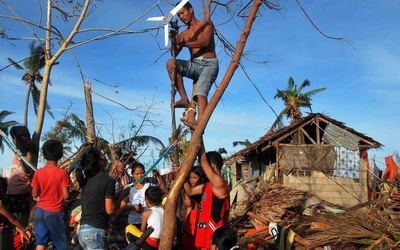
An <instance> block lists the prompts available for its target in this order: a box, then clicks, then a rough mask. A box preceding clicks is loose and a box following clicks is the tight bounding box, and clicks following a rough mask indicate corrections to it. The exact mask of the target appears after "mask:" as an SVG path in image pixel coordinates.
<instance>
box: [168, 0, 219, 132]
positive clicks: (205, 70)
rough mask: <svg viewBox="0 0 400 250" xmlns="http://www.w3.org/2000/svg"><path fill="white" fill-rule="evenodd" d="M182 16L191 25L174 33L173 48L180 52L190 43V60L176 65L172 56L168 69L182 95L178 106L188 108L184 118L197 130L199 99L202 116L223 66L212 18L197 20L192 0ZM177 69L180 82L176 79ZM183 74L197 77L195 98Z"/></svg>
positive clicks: (177, 77) (194, 91)
mask: <svg viewBox="0 0 400 250" xmlns="http://www.w3.org/2000/svg"><path fill="white" fill-rule="evenodd" d="M178 16H179V19H180V20H181V21H182V22H183V23H184V24H186V25H187V29H186V30H184V31H183V32H182V33H181V34H175V33H172V34H170V40H171V42H172V46H171V50H175V51H172V52H173V53H175V55H178V54H179V52H180V51H181V50H182V48H183V47H187V48H188V49H189V53H190V60H176V64H175V65H174V60H173V59H170V60H168V62H167V70H168V73H169V76H170V78H171V80H172V84H173V85H174V86H175V87H176V88H177V90H178V92H179V95H180V96H181V99H180V100H179V101H177V102H175V103H174V107H175V108H185V109H186V110H185V114H184V117H183V118H182V119H181V121H182V122H183V123H184V124H185V125H187V126H189V127H190V128H191V129H192V130H194V129H195V128H196V126H197V121H196V119H195V115H196V102H197V105H198V119H200V117H201V116H202V114H203V112H204V110H205V108H206V106H207V104H208V101H207V96H208V92H209V91H210V88H211V86H212V84H213V82H214V81H215V79H216V78H217V76H218V70H219V66H218V59H217V57H216V54H215V41H214V25H213V23H212V22H211V21H210V20H205V21H199V20H197V19H196V17H195V15H194V9H193V7H192V5H191V4H190V3H189V2H188V3H186V4H185V5H184V6H183V7H182V9H180V10H179V11H178ZM173 53H172V54H173ZM174 70H175V73H176V82H175V81H174V80H173V74H174ZM183 77H188V78H190V79H193V84H194V86H193V93H192V96H193V100H191V101H189V98H188V96H187V93H186V90H185V86H184V84H183Z"/></svg>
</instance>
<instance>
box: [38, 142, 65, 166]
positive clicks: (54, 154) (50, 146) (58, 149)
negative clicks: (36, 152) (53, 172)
mask: <svg viewBox="0 0 400 250" xmlns="http://www.w3.org/2000/svg"><path fill="white" fill-rule="evenodd" d="M42 152H43V157H44V159H46V160H48V161H58V160H60V159H61V158H62V157H63V145H62V143H61V142H59V141H57V140H52V139H50V140H47V141H46V142H45V143H44V144H43V146H42Z"/></svg>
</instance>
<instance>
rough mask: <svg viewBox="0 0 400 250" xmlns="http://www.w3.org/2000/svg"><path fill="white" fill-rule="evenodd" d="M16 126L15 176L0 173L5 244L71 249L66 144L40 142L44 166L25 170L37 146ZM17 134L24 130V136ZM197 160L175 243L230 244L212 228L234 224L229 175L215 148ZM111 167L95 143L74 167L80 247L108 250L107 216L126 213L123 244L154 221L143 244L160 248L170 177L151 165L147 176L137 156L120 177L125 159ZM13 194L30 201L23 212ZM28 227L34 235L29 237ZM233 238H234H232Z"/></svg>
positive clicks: (208, 246)
mask: <svg viewBox="0 0 400 250" xmlns="http://www.w3.org/2000/svg"><path fill="white" fill-rule="evenodd" d="M11 131H12V133H11V136H12V139H13V142H14V143H15V145H16V147H17V148H18V149H19V150H21V151H19V152H17V153H16V154H15V158H14V160H13V165H12V171H11V172H12V174H11V175H10V177H9V178H8V179H6V178H2V179H0V181H1V182H0V184H1V185H0V188H1V189H0V190H1V193H0V194H1V195H0V214H1V216H0V225H1V226H0V229H1V237H0V240H1V247H2V248H1V249H24V247H25V248H26V246H27V244H29V245H30V246H31V247H33V246H35V249H37V250H44V249H46V247H47V246H48V244H49V242H52V244H53V246H54V249H57V250H64V249H70V248H71V244H72V243H71V235H70V234H69V232H70V231H71V230H69V229H68V223H67V220H66V219H67V218H66V217H68V214H67V213H66V212H65V204H66V202H65V201H68V200H69V199H70V198H71V195H70V189H71V186H72V181H71V178H70V175H69V173H68V172H67V171H66V170H65V169H64V168H62V167H60V166H59V165H58V164H59V161H60V159H62V157H63V145H62V144H61V143H60V142H59V141H57V140H52V139H50V140H47V141H46V142H45V143H44V144H43V145H42V148H41V152H42V156H43V158H44V160H45V164H44V166H41V167H40V168H38V169H37V170H34V169H32V168H28V167H27V166H26V165H27V164H26V162H24V161H23V160H22V158H21V157H24V158H25V159H35V158H34V155H33V153H35V152H37V151H35V149H34V148H32V147H30V151H28V150H26V148H27V146H26V145H33V144H31V139H30V134H29V131H28V130H27V128H26V127H24V126H16V127H13V128H12V129H11ZM16 131H19V132H16ZM20 133H22V134H24V136H23V137H21V136H20ZM21 138H22V139H21ZM20 140H22V142H21V141H20ZM23 150H24V151H23ZM22 152H24V153H22ZM30 152H32V153H30ZM30 154H32V155H31V156H29V155H30ZM26 156H28V157H26ZM36 162H37V161H36ZM199 163H200V166H194V167H193V168H192V169H191V170H190V173H189V177H188V179H187V182H186V183H185V184H184V191H183V192H182V199H183V201H184V202H183V205H184V208H185V210H186V212H185V215H184V216H183V217H182V218H181V220H182V221H181V223H182V225H183V226H182V230H181V232H177V235H176V237H179V238H180V240H178V241H177V242H181V243H179V245H177V246H175V247H176V248H177V249H231V247H229V248H224V247H223V245H226V244H228V243H223V242H224V241H225V240H224V239H225V238H226V237H227V236H226V235H227V233H226V232H228V231H226V232H225V233H223V235H222V236H219V237H216V234H215V232H218V231H216V229H218V228H223V229H224V230H228V229H229V228H226V227H225V226H226V224H227V219H228V213H229V190H228V184H227V181H226V180H225V179H224V178H223V177H222V175H221V168H222V165H223V160H222V157H221V155H220V154H219V153H217V152H215V151H213V152H207V153H206V152H205V149H204V145H202V147H201V149H200V150H199ZM112 166H113V167H112V168H111V170H107V169H106V167H107V160H106V158H105V156H104V154H103V153H102V152H101V151H100V150H98V149H97V148H95V147H90V148H89V149H88V150H86V152H85V153H84V154H83V155H82V157H81V159H80V161H78V163H77V164H75V166H74V170H75V171H74V172H75V178H76V181H77V182H78V184H79V188H80V190H81V196H80V202H79V204H80V220H79V227H78V242H79V246H80V247H81V248H83V249H107V244H108V242H107V238H108V236H109V225H110V218H112V217H113V216H125V217H126V229H125V236H126V242H125V244H122V245H123V246H125V247H126V249H129V245H130V244H134V243H135V242H136V240H138V239H139V238H140V236H141V235H142V234H143V232H145V231H146V230H147V229H148V228H150V227H151V229H152V232H151V233H150V235H149V236H148V237H147V238H146V240H145V241H144V243H143V244H142V245H141V246H140V247H141V249H148V250H154V249H159V244H160V240H161V233H162V230H163V217H164V210H163V205H162V200H163V197H165V196H166V194H168V188H169V187H167V185H166V182H165V179H164V178H163V177H162V176H161V175H160V174H159V173H158V171H153V176H154V177H153V178H146V177H145V176H144V174H145V167H144V165H143V164H141V163H139V162H137V161H133V162H132V163H131V164H129V165H123V166H122V170H123V171H124V173H123V174H122V175H115V171H116V169H115V168H120V167H121V166H120V164H113V165H112ZM174 174H175V175H178V174H179V169H175V173H174ZM19 175H21V176H22V177H29V178H21V177H20V176H19ZM123 175H126V179H128V181H126V182H125V184H124V186H123V187H122V188H121V187H120V185H117V182H118V181H119V180H120V179H121V178H120V177H121V176H123ZM22 180H24V181H22ZM15 181H17V183H18V184H16V183H15ZM16 187H18V188H24V192H21V193H22V195H18V196H16V195H15V192H14V194H12V195H9V190H10V188H11V190H16V189H18V188H16ZM26 187H28V188H26ZM26 190H28V192H26ZM26 196H28V197H29V198H28V199H27V198H25V197H26ZM16 197H19V198H20V199H22V200H25V202H26V203H27V207H25V206H24V210H21V208H20V207H19V208H18V209H16V210H14V206H12V204H13V203H12V202H13V201H15V199H16ZM32 208H34V209H32ZM31 210H33V211H34V214H33V216H32V218H30V216H29V214H30V212H31ZM30 219H31V220H30ZM30 221H33V223H31V224H32V225H33V227H32V228H29V222H30ZM214 231H215V232H214ZM31 232H33V233H34V234H33V235H31ZM138 233H139V234H138ZM14 236H15V237H14ZM213 237H214V238H215V237H216V238H215V239H214V238H213ZM224 237H225V238H224ZM210 239H212V241H210ZM236 241H237V239H236V240H234V241H232V240H230V241H229V244H231V243H232V242H234V243H235V242H236ZM221 244H222V245H221ZM235 244H236V243H235Z"/></svg>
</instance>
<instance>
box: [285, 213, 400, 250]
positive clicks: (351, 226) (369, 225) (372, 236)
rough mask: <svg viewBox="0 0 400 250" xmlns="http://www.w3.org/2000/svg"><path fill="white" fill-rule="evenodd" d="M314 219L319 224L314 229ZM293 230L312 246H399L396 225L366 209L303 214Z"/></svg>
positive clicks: (399, 229) (385, 247) (399, 235)
mask: <svg viewBox="0 0 400 250" xmlns="http://www.w3.org/2000/svg"><path fill="white" fill-rule="evenodd" d="M316 222H318V223H319V225H321V226H319V227H314V228H313V227H312V226H311V225H312V224H314V223H316ZM390 224H391V223H390ZM293 230H295V231H296V232H297V233H298V234H300V235H304V236H303V237H304V238H306V239H307V240H309V241H310V242H312V245H311V246H310V247H311V248H315V247H318V246H324V245H334V246H336V247H337V248H338V249H339V248H341V247H344V246H349V245H355V246H358V247H364V248H365V247H369V246H371V245H373V244H376V245H379V246H380V247H383V249H395V248H396V246H400V241H399V239H400V227H399V225H394V226H388V221H387V220H386V219H385V218H383V217H382V216H376V215H374V214H371V213H370V212H367V211H365V210H363V211H361V210H360V211H355V212H346V213H343V214H331V213H325V214H315V215H312V216H303V217H302V218H301V222H299V224H298V225H297V226H296V227H295V228H293Z"/></svg>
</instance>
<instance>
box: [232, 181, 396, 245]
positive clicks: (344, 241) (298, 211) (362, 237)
mask: <svg viewBox="0 0 400 250" xmlns="http://www.w3.org/2000/svg"><path fill="white" fill-rule="evenodd" d="M385 185H390V184H385ZM385 190H387V188H386V189H385ZM376 197H377V198H375V199H373V200H371V201H369V202H366V203H364V204H360V205H357V206H355V207H351V208H347V209H344V208H342V207H339V206H337V205H334V204H330V203H328V202H326V201H323V200H320V199H318V197H315V196H313V195H311V194H310V193H307V192H304V191H299V190H295V189H293V188H289V187H285V186H283V185H282V184H279V183H274V182H263V181H259V183H258V186H257V188H256V189H255V190H254V191H252V192H251V193H249V195H248V197H246V198H245V199H243V200H241V201H240V202H238V203H236V204H234V205H233V206H232V208H231V214H230V226H231V227H234V228H238V234H239V238H240V240H239V243H240V245H241V246H242V248H246V249H321V250H323V249H332V250H333V249H371V250H372V249H400V196H398V195H397V193H394V192H381V193H378V195H377V196H376ZM310 203H311V205H308V206H307V205H306V204H310Z"/></svg>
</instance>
